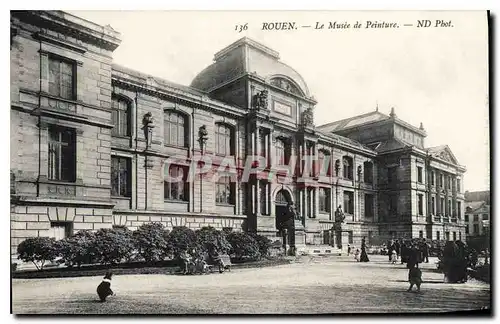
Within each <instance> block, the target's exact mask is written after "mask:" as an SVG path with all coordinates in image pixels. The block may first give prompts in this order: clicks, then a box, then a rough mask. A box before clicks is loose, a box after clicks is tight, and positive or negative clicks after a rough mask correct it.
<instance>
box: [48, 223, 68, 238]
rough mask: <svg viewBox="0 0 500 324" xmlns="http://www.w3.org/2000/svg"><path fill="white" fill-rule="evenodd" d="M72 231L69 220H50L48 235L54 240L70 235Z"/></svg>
mask: <svg viewBox="0 0 500 324" xmlns="http://www.w3.org/2000/svg"><path fill="white" fill-rule="evenodd" d="M72 231H73V223H70V222H50V230H49V235H48V236H49V237H53V238H55V239H56V240H62V239H63V238H66V237H69V236H71V234H72Z"/></svg>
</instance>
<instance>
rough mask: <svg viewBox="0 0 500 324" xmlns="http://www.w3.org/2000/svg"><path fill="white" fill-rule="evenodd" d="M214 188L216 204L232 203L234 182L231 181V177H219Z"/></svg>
mask: <svg viewBox="0 0 500 324" xmlns="http://www.w3.org/2000/svg"><path fill="white" fill-rule="evenodd" d="M215 190H216V191H215V202H216V203H217V204H227V205H234V201H235V199H234V183H231V177H220V178H219V179H218V180H217V183H216V184H215Z"/></svg>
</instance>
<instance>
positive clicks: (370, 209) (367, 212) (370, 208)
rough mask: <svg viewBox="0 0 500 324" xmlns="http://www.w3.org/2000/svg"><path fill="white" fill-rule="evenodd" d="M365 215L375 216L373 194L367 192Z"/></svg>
mask: <svg viewBox="0 0 500 324" xmlns="http://www.w3.org/2000/svg"><path fill="white" fill-rule="evenodd" d="M365 217H373V195H370V194H365Z"/></svg>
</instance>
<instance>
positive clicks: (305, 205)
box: [304, 186, 309, 220]
mask: <svg viewBox="0 0 500 324" xmlns="http://www.w3.org/2000/svg"><path fill="white" fill-rule="evenodd" d="M308 197H309V193H308V192H307V187H306V186H304V220H305V219H306V218H307V217H309V215H308V211H309V209H308V205H309V204H308V200H309V198H308Z"/></svg>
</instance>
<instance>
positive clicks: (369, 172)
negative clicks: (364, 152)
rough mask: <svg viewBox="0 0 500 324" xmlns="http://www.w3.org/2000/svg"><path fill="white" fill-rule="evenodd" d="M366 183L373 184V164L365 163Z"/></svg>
mask: <svg viewBox="0 0 500 324" xmlns="http://www.w3.org/2000/svg"><path fill="white" fill-rule="evenodd" d="M364 169H365V173H364V175H363V176H364V181H365V182H366V183H373V163H371V162H365V163H364Z"/></svg>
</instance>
